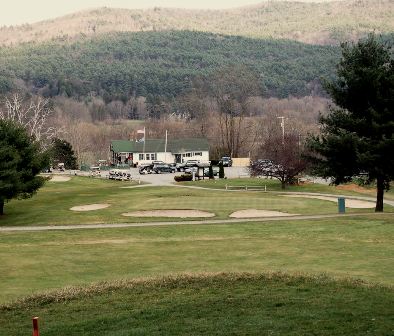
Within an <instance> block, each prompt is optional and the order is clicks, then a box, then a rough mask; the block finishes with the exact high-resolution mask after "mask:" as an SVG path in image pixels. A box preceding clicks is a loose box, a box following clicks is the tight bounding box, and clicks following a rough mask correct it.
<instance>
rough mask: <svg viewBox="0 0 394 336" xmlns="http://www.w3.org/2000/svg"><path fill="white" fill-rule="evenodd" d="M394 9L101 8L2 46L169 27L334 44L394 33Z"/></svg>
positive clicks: (3, 32)
mask: <svg viewBox="0 0 394 336" xmlns="http://www.w3.org/2000/svg"><path fill="white" fill-rule="evenodd" d="M393 6H394V5H393V2H392V1H391V0H358V1H356V0H349V1H335V2H326V3H301V2H281V1H269V2H263V3H261V4H259V5H255V6H248V7H244V8H239V9H231V10H221V11H207V10H182V9H164V8H154V9H150V10H127V9H110V8H101V9H96V10H90V11H84V12H80V13H75V14H71V15H67V16H64V17H61V18H57V19H54V20H48V21H43V22H39V23H35V24H32V25H23V26H20V27H11V28H6V27H4V28H2V29H0V43H5V44H10V43H13V44H15V43H19V42H25V41H32V40H34V41H43V40H50V39H52V38H55V37H58V36H66V37H73V36H77V37H79V36H82V37H83V36H86V35H96V34H101V33H107V32H114V31H150V30H156V31H158V30H168V29H175V30H184V29H188V30H198V31H208V32H215V33H220V34H230V35H242V36H249V37H260V38H261V37H264V38H270V37H273V38H288V39H295V40H299V41H302V42H308V43H330V42H337V41H338V40H344V39H349V38H357V37H359V36H360V35H362V34H365V33H366V32H370V31H375V32H377V33H379V32H393V31H394V18H393V15H394V7H393Z"/></svg>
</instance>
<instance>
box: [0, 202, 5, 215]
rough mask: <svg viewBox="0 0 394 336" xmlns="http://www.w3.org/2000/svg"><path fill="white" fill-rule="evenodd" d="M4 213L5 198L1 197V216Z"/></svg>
mask: <svg viewBox="0 0 394 336" xmlns="http://www.w3.org/2000/svg"><path fill="white" fill-rule="evenodd" d="M2 215H4V200H2V199H0V216H2Z"/></svg>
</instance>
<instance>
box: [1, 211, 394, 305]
mask: <svg viewBox="0 0 394 336" xmlns="http://www.w3.org/2000/svg"><path fill="white" fill-rule="evenodd" d="M393 223H394V216H393V215H390V214H384V215H373V214H371V215H365V216H363V217H354V218H352V217H342V218H333V219H324V220H303V221H301V220H299V221H286V220H285V219H284V220H283V221H277V222H263V223H244V224H242V223H236V224H222V225H212V224H210V225H192V226H190V225H175V226H158V227H134V228H121V229H119V228H117V229H115V228H112V229H90V230H86V229H85V230H70V231H45V232H2V233H0V260H1V261H2V262H1V263H0V302H7V301H10V300H13V299H15V298H18V297H21V296H25V295H29V294H32V293H36V292H39V291H43V290H46V289H55V288H61V287H64V286H68V285H83V284H88V283H90V282H95V281H104V280H116V279H120V278H136V277H141V276H157V275H170V274H178V273H183V272H193V273H194V272H265V271H286V272H288V271H290V272H306V273H311V274H321V273H327V274H329V275H331V276H333V277H339V278H340V277H352V278H361V279H364V280H367V281H372V282H379V283H384V284H389V285H390V284H393V283H394V267H393V257H394V225H393Z"/></svg>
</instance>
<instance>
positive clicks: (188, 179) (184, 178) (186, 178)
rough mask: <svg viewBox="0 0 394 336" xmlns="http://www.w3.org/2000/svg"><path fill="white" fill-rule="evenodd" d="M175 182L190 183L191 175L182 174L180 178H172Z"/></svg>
mask: <svg viewBox="0 0 394 336" xmlns="http://www.w3.org/2000/svg"><path fill="white" fill-rule="evenodd" d="M174 180H175V181H176V182H183V181H191V180H193V176H192V174H183V175H180V176H174Z"/></svg>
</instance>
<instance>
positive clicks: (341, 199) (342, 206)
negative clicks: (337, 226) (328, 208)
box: [338, 197, 346, 213]
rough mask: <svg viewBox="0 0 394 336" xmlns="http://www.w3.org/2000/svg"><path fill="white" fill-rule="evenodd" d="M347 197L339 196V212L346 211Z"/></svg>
mask: <svg viewBox="0 0 394 336" xmlns="http://www.w3.org/2000/svg"><path fill="white" fill-rule="evenodd" d="M345 209H346V206H345V198H344V197H338V212H339V213H345Z"/></svg>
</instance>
